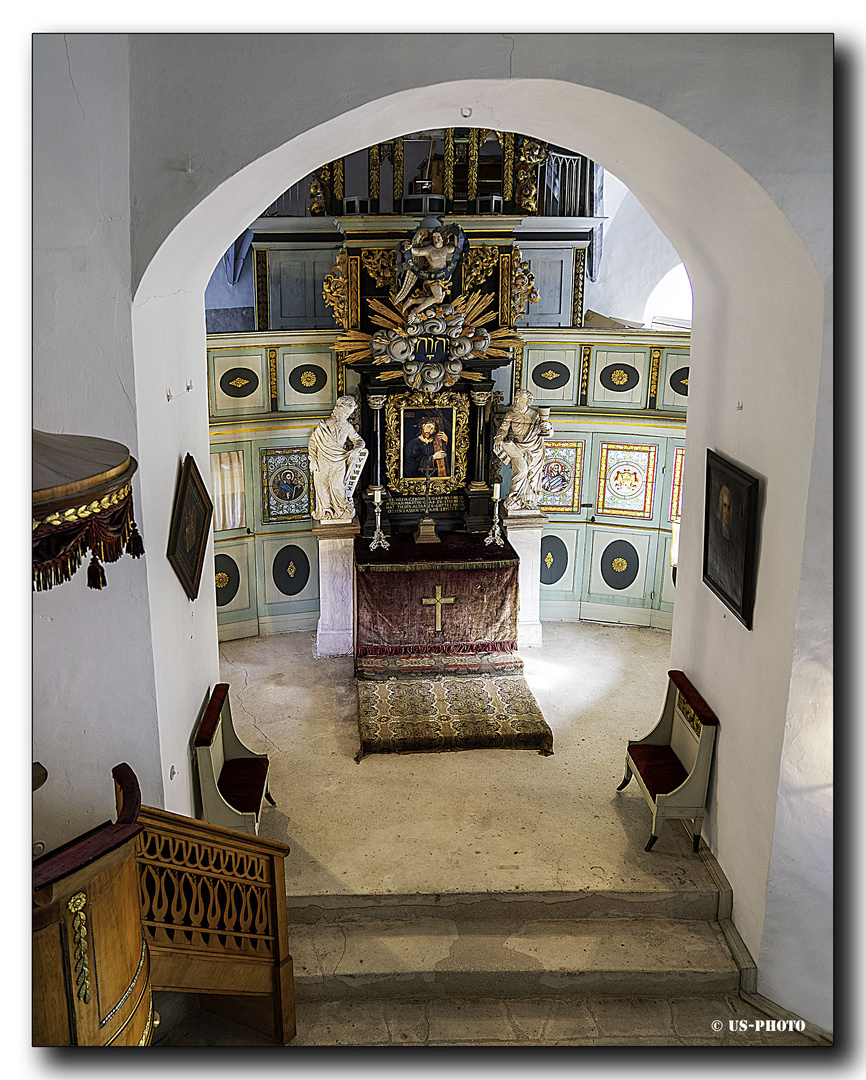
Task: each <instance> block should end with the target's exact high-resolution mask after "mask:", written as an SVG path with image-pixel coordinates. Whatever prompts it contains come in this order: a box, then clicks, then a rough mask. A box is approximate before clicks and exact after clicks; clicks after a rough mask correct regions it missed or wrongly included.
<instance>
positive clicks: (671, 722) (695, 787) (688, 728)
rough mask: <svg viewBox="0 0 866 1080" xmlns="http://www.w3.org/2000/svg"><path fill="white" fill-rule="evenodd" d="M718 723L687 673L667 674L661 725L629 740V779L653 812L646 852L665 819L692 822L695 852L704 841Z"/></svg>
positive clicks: (626, 773) (627, 758)
mask: <svg viewBox="0 0 866 1080" xmlns="http://www.w3.org/2000/svg"><path fill="white" fill-rule="evenodd" d="M718 726H719V721H718V720H717V719H716V715H715V713H714V712H713V711H712V709H711V708H710V707H709V705H707V703H706V702H705V701H704V699H703V698H702V697H701V695H700V694H699V693H698V692H697V690H695V688H694V687H693V686H692V684H691V683H690V682H689V680H688V679H687V678H686V676H685V675H684V674H683V672H682V671H669V672H668V691H667V695H666V697H665V703H664V707H663V708H662V715H661V718H660V719H659V722H658V723H657V724H656V726H655V727H654V728H653V729H652V731H651V732H650V733H649V734H648V735H645V736H644V737H643V738H642V739H629V741H628V749H627V750H626V754H625V776H624V777H623V780H622V783H621V784H620V785H619V787H618V788H617V791H622V789H623V788H624V787H625V786H626V784H628V782H629V780H631V778H632V776H634V777H635V779H636V780H637V782H638V785H639V786H640V789H641V791H642V792H643V794H644V797H645V798H646V801H647V802H648V803H649V806H650V809H651V810H652V812H653V822H652V832H651V834H650V838H649V840H648V841H647V845H646V847H645V848H644V851H650V850H651V849H652V846H653V844H654V843H655V842H656V840H658V838H659V833H660V831H661V827H662V824H663V822H664V821H665V819H666V818H680V819H685V820H686V821H693V822H694V827H693V830H692V836H693V838H694V840H693V842H694V850H695V851H697V850H698V845H699V844H700V840H701V825H702V824H703V820H704V812H705V808H706V803H707V785H708V784H709V779H710V765H711V764H712V760H713V747H714V746H715V741H716V731H717V729H718Z"/></svg>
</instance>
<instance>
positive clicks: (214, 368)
mask: <svg viewBox="0 0 866 1080" xmlns="http://www.w3.org/2000/svg"><path fill="white" fill-rule="evenodd" d="M208 391H209V397H210V413H211V417H212V418H213V419H214V420H220V419H223V418H225V417H229V416H256V415H261V416H264V415H265V414H267V413H268V412H269V411H270V407H271V397H270V374H269V367H268V350H267V349H266V348H264V347H260V346H244V347H237V348H226V349H222V348H214V349H208Z"/></svg>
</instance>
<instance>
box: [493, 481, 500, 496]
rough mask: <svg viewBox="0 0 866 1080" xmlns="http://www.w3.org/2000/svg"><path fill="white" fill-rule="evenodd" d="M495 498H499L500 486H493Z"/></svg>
mask: <svg viewBox="0 0 866 1080" xmlns="http://www.w3.org/2000/svg"><path fill="white" fill-rule="evenodd" d="M493 498H494V499H498V498H499V484H494V485H493Z"/></svg>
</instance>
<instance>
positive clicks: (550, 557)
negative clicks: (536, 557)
mask: <svg viewBox="0 0 866 1080" xmlns="http://www.w3.org/2000/svg"><path fill="white" fill-rule="evenodd" d="M544 565H545V566H546V567H547V569H548V570H549V569H550V568H551V566H553V552H552V551H548V553H547V554H546V555H545V557H544Z"/></svg>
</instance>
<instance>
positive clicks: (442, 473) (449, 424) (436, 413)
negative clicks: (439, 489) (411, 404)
mask: <svg viewBox="0 0 866 1080" xmlns="http://www.w3.org/2000/svg"><path fill="white" fill-rule="evenodd" d="M454 413H455V410H454V408H453V406H452V407H450V408H449V407H448V406H441V407H436V408H424V409H403V410H401V414H400V425H401V430H400V479H401V480H404V479H408V480H418V479H422V480H423V479H424V478H425V477H426V476H427V473H428V470H429V473H430V477H431V479H433V480H441V479H448V478H450V477H452V476H453V475H454Z"/></svg>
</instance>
